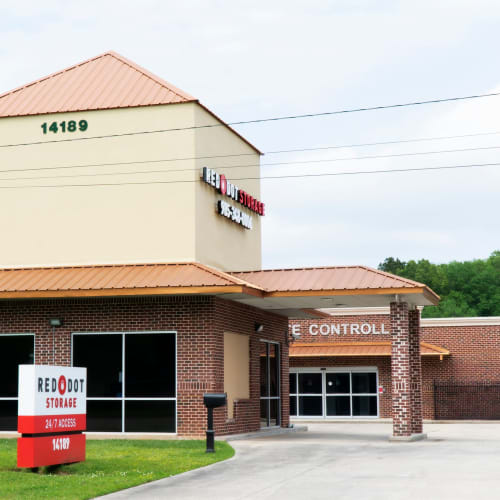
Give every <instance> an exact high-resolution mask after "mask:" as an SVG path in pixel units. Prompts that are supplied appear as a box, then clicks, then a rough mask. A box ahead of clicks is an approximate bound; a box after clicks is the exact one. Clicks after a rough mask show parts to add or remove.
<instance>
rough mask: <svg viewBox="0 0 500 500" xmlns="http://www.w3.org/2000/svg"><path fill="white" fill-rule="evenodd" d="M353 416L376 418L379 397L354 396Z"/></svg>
mask: <svg viewBox="0 0 500 500" xmlns="http://www.w3.org/2000/svg"><path fill="white" fill-rule="evenodd" d="M352 414H353V415H354V416H363V417H376V416H377V396H353V397H352Z"/></svg>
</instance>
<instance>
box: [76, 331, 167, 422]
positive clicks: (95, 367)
mask: <svg viewBox="0 0 500 500" xmlns="http://www.w3.org/2000/svg"><path fill="white" fill-rule="evenodd" d="M72 353H73V366H83V367H87V430H88V431H96V432H175V431H176V385H177V383H176V341H175V333H166V332H145V333H139V332H137V333H136V332H134V333H99V334H93V333H89V334H87V333H85V334H81V333H75V334H73V350H72Z"/></svg>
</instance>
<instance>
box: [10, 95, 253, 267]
mask: <svg viewBox="0 0 500 500" xmlns="http://www.w3.org/2000/svg"><path fill="white" fill-rule="evenodd" d="M82 119H85V120H87V122H88V124H89V128H88V130H87V131H86V132H73V133H69V132H66V133H65V134H63V133H57V134H53V133H51V132H49V133H47V134H46V135H44V134H43V132H42V129H41V124H42V123H44V122H47V123H48V124H50V123H51V122H53V121H57V122H61V121H62V120H66V121H69V120H76V121H79V120H82ZM206 120H211V121H214V120H215V119H214V118H212V116H211V115H210V114H208V113H206V112H205V111H204V110H203V109H202V108H201V107H200V106H199V105H197V104H196V103H186V104H176V105H166V106H150V107H142V108H128V109H113V110H104V111H88V112H77V113H59V114H54V115H41V116H28V117H15V118H0V145H5V144H20V143H29V142H41V144H36V145H29V146H16V147H1V148H0V186H1V187H4V186H12V187H17V188H18V189H1V188H0V234H1V236H2V244H1V246H0V266H1V267H28V266H52V265H55V266H57V265H68V264H99V263H113V264H116V263H132V262H181V261H195V260H196V261H199V262H203V263H206V264H212V265H215V266H217V267H219V268H222V269H228V270H230V269H242V268H247V267H248V268H256V266H260V224H258V221H256V220H255V222H257V224H256V225H255V227H254V229H253V230H252V231H251V232H246V230H245V229H243V228H241V227H238V226H237V225H236V224H234V223H231V222H230V221H227V220H224V218H223V217H221V216H219V215H217V214H216V213H215V208H214V209H213V210H212V207H215V198H214V196H215V192H214V191H213V190H211V189H210V188H209V186H202V181H201V180H200V174H199V168H200V167H201V166H202V163H203V164H205V165H209V163H208V162H202V161H201V160H198V161H197V160H195V159H193V157H195V156H200V155H212V154H227V152H233V151H234V152H239V151H242V150H244V151H251V152H254V150H253V149H252V148H250V146H248V145H247V144H246V143H245V142H244V141H242V140H241V139H240V138H238V137H237V136H236V135H235V134H234V133H232V132H230V131H229V130H228V129H226V127H217V128H216V129H213V130H210V131H209V132H207V131H205V130H204V129H190V130H182V131H174V132H172V131H171V132H164V133H154V134H140V135H135V136H122V137H112V138H104V139H91V140H76V141H71V142H59V143H51V142H48V141H54V140H60V139H68V138H71V139H78V138H81V137H91V136H100V135H110V134H123V133H129V132H135V131H152V130H158V129H171V128H185V127H193V126H196V125H199V124H200V123H202V122H204V121H206ZM254 156H255V157H257V155H256V153H253V156H252V163H253V162H254V160H253V157H254ZM257 158H258V157H257ZM172 159H176V161H158V160H172ZM183 159H186V160H183ZM209 161H212V160H209ZM224 161H226V162H228V163H231V164H232V163H234V162H233V161H232V160H231V159H224ZM244 161H246V157H245V160H244ZM117 162H123V163H124V164H120V165H102V164H103V163H117ZM129 162H141V163H134V164H126V163H129ZM146 162H151V163H146ZM257 163H258V161H257ZM96 164H99V165H96ZM87 165H95V166H90V167H89V166H87ZM219 165H221V163H216V162H214V163H213V165H212V166H213V167H217V168H218V167H219ZM58 166H64V167H69V166H76V167H77V168H63V169H53V168H52V167H58ZM209 166H211V165H209ZM24 169H34V170H31V171H23V170H24ZM35 169H38V170H35ZM7 170H8V172H7ZM178 170H183V171H178ZM236 170H239V169H236ZM150 171H154V172H153V173H148V172H150ZM158 171H160V172H158ZM174 171H175V172H174ZM124 172H139V173H135V174H130V175H124V174H123V173H124ZM77 174H84V176H81V177H75V175H77ZM231 175H232V171H231ZM60 176H66V177H60ZM39 177H47V178H45V179H40V178H39ZM229 177H230V176H229ZM15 179H17V180H15ZM152 181H154V182H157V181H158V182H159V183H156V184H151V182H152ZM170 181H183V182H177V183H170ZM131 182H132V183H143V184H135V185H120V186H116V185H115V186H90V187H83V186H82V187H78V186H74V185H75V184H78V185H82V184H110V183H112V184H118V183H131ZM66 184H70V185H72V186H71V187H58V188H54V187H45V188H43V187H34V188H33V187H32V188H27V187H22V186H26V185H30V186H33V185H36V186H41V185H43V186H53V185H66ZM241 186H242V187H245V186H246V187H247V189H248V191H249V192H251V193H256V194H255V196H257V197H258V196H259V194H258V183H255V182H254V185H252V186H250V185H245V186H244V184H243V183H241ZM254 219H255V218H254ZM248 233H252V234H248ZM235 249H240V250H242V251H243V253H240V255H239V256H236V255H234V253H237V252H235ZM247 262H248V264H249V265H248V266H247V265H245V264H246V263H247Z"/></svg>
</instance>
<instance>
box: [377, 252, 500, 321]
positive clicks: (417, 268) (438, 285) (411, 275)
mask: <svg viewBox="0 0 500 500" xmlns="http://www.w3.org/2000/svg"><path fill="white" fill-rule="evenodd" d="M378 268H379V269H380V270H382V271H386V272H389V273H392V274H396V275H398V276H402V277H404V278H408V279H411V280H414V281H418V282H419V283H424V284H426V285H427V286H429V287H430V288H432V290H434V291H435V292H436V293H437V294H438V295H440V296H441V302H440V304H439V305H438V306H437V307H430V306H429V307H425V308H424V310H423V312H422V317H424V318H425V317H433V318H437V317H452V316H500V250H496V251H494V252H493V253H492V254H491V255H490V257H489V258H488V259H476V260H472V261H465V262H457V261H452V262H450V263H448V264H432V263H431V262H429V261H428V260H426V259H421V260H419V261H414V260H410V261H408V262H404V261H401V260H399V259H398V258H394V257H388V258H387V259H385V260H384V262H382V263H381V264H379V266H378Z"/></svg>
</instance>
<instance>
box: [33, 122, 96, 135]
mask: <svg viewBox="0 0 500 500" xmlns="http://www.w3.org/2000/svg"><path fill="white" fill-rule="evenodd" d="M40 127H41V128H42V130H43V133H44V134H46V133H47V132H52V133H53V134H57V133H59V132H62V133H63V134H65V133H66V132H76V131H77V130H78V131H80V132H85V131H86V130H87V129H88V128H89V124H88V122H87V120H80V121H78V122H77V121H75V120H69V121H63V122H59V123H57V122H52V123H51V124H49V123H47V122H45V123H42V124H41V125H40Z"/></svg>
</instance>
